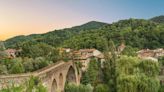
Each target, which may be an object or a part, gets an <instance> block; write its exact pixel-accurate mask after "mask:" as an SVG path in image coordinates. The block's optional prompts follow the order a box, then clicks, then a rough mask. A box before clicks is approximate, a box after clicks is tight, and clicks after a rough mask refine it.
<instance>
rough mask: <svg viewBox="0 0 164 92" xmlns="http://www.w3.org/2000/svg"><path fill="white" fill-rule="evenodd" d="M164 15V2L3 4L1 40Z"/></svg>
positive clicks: (14, 0)
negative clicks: (88, 23)
mask: <svg viewBox="0 0 164 92" xmlns="http://www.w3.org/2000/svg"><path fill="white" fill-rule="evenodd" d="M159 15H164V0H0V20H1V21H0V25H1V26H0V40H1V39H6V38H9V37H12V36H15V35H22V34H25V35H27V34H32V33H45V32H48V31H51V30H54V29H62V28H66V27H72V26H76V25H80V24H83V23H86V22H88V21H92V20H94V21H101V22H107V23H112V22H115V21H118V20H120V19H129V18H144V19H149V18H151V17H154V16H159Z"/></svg>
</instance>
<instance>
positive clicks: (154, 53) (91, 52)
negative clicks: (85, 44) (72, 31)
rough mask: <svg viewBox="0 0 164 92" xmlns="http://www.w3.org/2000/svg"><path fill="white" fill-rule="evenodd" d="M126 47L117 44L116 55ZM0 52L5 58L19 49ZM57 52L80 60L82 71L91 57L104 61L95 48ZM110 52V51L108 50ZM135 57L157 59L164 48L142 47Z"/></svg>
mask: <svg viewBox="0 0 164 92" xmlns="http://www.w3.org/2000/svg"><path fill="white" fill-rule="evenodd" d="M125 48H126V45H125V44H123V43H122V44H121V45H120V46H118V48H117V51H116V52H115V53H116V54H117V55H121V52H122V51H123V50H124V49H125ZM0 53H5V55H6V58H16V57H17V56H18V55H19V54H20V53H21V49H20V50H16V49H11V48H9V49H6V50H4V51H0ZM59 53H60V54H62V53H65V54H67V57H68V58H69V59H72V60H74V61H77V62H80V63H81V64H82V71H86V70H87V68H88V64H89V62H90V61H91V59H96V61H99V62H101V64H103V62H105V57H104V54H103V53H102V52H101V51H99V50H97V49H94V48H93V49H79V50H74V49H70V48H60V49H59ZM109 53H110V52H109ZM136 54H137V57H138V58H140V59H145V60H152V61H156V62H157V61H158V58H159V57H162V56H164V49H163V48H158V49H154V50H150V49H142V50H139V51H137V52H136Z"/></svg>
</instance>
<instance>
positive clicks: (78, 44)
mask: <svg viewBox="0 0 164 92" xmlns="http://www.w3.org/2000/svg"><path fill="white" fill-rule="evenodd" d="M163 19H164V17H162V16H160V17H154V18H152V19H150V20H144V19H127V20H120V21H118V22H115V23H112V24H106V23H101V22H96V21H91V22H88V23H86V24H84V25H81V26H76V27H72V28H66V29H62V30H55V31H52V32H48V33H45V34H32V35H29V36H17V37H14V38H11V39H8V40H6V41H5V45H6V47H7V48H8V47H14V48H20V47H22V46H23V44H28V43H30V44H31V43H34V44H37V43H46V44H48V45H51V46H53V47H69V48H74V49H80V48H96V49H99V50H101V51H103V50H104V49H103V48H104V45H105V43H106V41H108V40H109V39H112V40H113V41H114V43H115V44H116V45H119V44H120V43H121V42H124V43H125V44H126V45H128V46H131V47H133V48H138V49H142V48H150V49H155V48H164V25H163V22H162V21H163Z"/></svg>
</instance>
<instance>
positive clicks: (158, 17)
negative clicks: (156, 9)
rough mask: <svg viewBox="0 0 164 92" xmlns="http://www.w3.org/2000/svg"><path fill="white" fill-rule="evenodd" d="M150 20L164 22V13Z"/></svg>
mask: <svg viewBox="0 0 164 92" xmlns="http://www.w3.org/2000/svg"><path fill="white" fill-rule="evenodd" d="M150 20H151V21H154V22H156V23H164V15H161V16H157V17H154V18H151V19H150Z"/></svg>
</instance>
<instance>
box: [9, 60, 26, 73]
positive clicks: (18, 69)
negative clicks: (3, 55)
mask: <svg viewBox="0 0 164 92" xmlns="http://www.w3.org/2000/svg"><path fill="white" fill-rule="evenodd" d="M12 63H13V65H12V66H11V69H10V70H9V72H10V73H11V74H17V73H24V71H25V69H24V67H23V64H22V59H21V58H15V59H13V61H12Z"/></svg>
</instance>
